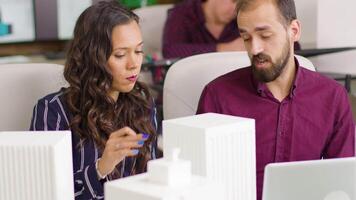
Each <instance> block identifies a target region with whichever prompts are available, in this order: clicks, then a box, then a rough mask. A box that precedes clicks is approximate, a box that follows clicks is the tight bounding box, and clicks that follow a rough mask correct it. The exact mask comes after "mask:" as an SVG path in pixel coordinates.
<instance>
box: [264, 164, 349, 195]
mask: <svg viewBox="0 0 356 200" xmlns="http://www.w3.org/2000/svg"><path fill="white" fill-rule="evenodd" d="M262 199H263V200H356V158H355V157H352V158H338V159H325V160H315V161H298V162H286V163H273V164H269V165H267V166H266V168H265V175H264V187H263V195H262Z"/></svg>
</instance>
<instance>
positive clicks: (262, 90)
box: [251, 57, 302, 98]
mask: <svg viewBox="0 0 356 200" xmlns="http://www.w3.org/2000/svg"><path fill="white" fill-rule="evenodd" d="M294 62H295V66H296V70H297V71H296V75H295V78H294V81H293V85H292V88H291V92H290V93H289V97H290V98H293V97H294V96H295V95H296V93H297V86H298V85H300V84H301V79H302V74H301V70H299V69H300V65H299V62H298V59H297V58H296V57H294ZM251 77H252V81H253V83H254V85H255V86H256V92H257V94H259V95H260V96H266V94H267V92H269V90H268V88H267V86H266V84H265V83H263V82H260V81H258V80H256V79H255V77H254V76H253V74H252V73H251Z"/></svg>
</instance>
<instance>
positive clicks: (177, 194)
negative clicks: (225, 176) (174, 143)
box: [104, 149, 226, 200]
mask: <svg viewBox="0 0 356 200" xmlns="http://www.w3.org/2000/svg"><path fill="white" fill-rule="evenodd" d="M178 151H179V150H177V149H174V150H173V152H171V154H169V156H166V157H165V158H161V159H157V160H152V161H149V162H148V165H147V173H144V174H140V175H135V176H130V177H127V178H122V179H118V180H115V181H110V182H106V183H105V186H104V192H105V199H106V200H117V199H126V200H197V199H204V200H217V199H222V200H223V199H226V198H225V196H224V194H225V192H224V188H223V187H222V186H221V185H218V184H217V183H214V182H212V181H210V180H207V179H206V178H204V177H199V176H193V175H191V164H190V161H185V160H179V159H178V153H179V152H178Z"/></svg>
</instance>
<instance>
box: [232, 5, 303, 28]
mask: <svg viewBox="0 0 356 200" xmlns="http://www.w3.org/2000/svg"><path fill="white" fill-rule="evenodd" d="M269 1H270V2H272V3H274V4H275V5H276V7H277V8H278V10H279V13H280V15H281V16H280V17H281V18H282V22H283V24H285V25H287V24H290V23H291V22H292V21H293V20H295V19H297V12H296V9H295V3H294V0H269ZM259 2H266V0H237V5H236V13H237V14H239V12H241V11H243V10H245V9H247V8H248V7H249V6H251V5H252V6H254V5H257V4H258V3H259ZM256 3H257V4H256Z"/></svg>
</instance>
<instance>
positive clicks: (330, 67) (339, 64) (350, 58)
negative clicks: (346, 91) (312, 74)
mask: <svg viewBox="0 0 356 200" xmlns="http://www.w3.org/2000/svg"><path fill="white" fill-rule="evenodd" d="M309 59H310V61H312V63H313V64H314V66H315V68H316V70H317V71H318V72H321V73H336V74H349V75H352V76H355V75H356V50H349V51H342V52H338V53H330V54H325V55H319V56H313V57H310V58H309Z"/></svg>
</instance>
